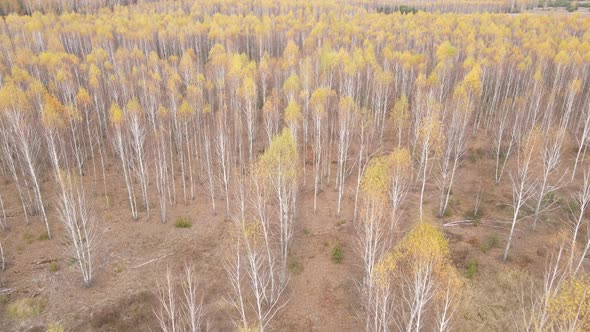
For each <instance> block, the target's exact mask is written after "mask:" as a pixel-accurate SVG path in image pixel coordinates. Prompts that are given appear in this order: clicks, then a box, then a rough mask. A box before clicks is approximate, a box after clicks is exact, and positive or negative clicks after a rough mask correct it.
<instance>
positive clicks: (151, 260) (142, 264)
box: [132, 252, 174, 269]
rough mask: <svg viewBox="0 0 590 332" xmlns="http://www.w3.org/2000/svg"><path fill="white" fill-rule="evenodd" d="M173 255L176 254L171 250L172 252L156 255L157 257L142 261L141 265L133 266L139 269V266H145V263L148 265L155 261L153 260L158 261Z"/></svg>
mask: <svg viewBox="0 0 590 332" xmlns="http://www.w3.org/2000/svg"><path fill="white" fill-rule="evenodd" d="M172 255H174V253H173V252H171V253H169V254H165V255H162V256H160V257H156V258H153V259H150V260H149V261H147V262H145V263H141V264H139V265H135V266H134V267H132V269H137V268H138V267H142V266H144V265H147V264H150V263H153V262H155V261H157V260H160V259H162V258H166V257H168V256H172Z"/></svg>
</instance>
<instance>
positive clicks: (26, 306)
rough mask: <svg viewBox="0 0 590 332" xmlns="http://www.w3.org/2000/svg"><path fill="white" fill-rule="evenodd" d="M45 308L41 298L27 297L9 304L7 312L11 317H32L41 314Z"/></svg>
mask: <svg viewBox="0 0 590 332" xmlns="http://www.w3.org/2000/svg"><path fill="white" fill-rule="evenodd" d="M44 308H45V303H43V301H42V300H41V299H39V298H31V297H27V298H24V299H20V300H16V301H15V302H13V303H11V304H9V305H8V307H7V309H6V312H7V314H8V317H9V318H11V319H30V318H35V317H37V316H39V315H40V314H41V312H42V311H43V309H44Z"/></svg>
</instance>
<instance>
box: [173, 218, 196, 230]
mask: <svg viewBox="0 0 590 332" xmlns="http://www.w3.org/2000/svg"><path fill="white" fill-rule="evenodd" d="M174 225H175V226H176V228H191V227H192V226H193V224H191V222H190V221H189V220H188V218H186V217H180V218H178V219H176V223H175V224H174Z"/></svg>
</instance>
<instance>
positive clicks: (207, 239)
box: [0, 137, 576, 331]
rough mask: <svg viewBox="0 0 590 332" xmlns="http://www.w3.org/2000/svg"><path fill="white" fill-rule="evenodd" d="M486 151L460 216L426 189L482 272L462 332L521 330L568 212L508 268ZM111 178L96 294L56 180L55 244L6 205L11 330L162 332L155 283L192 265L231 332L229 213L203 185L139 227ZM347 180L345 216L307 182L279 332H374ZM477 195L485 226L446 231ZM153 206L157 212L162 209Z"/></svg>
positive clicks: (471, 284) (479, 150) (95, 192)
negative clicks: (71, 256) (524, 284)
mask: <svg viewBox="0 0 590 332" xmlns="http://www.w3.org/2000/svg"><path fill="white" fill-rule="evenodd" d="M486 144H487V142H486V140H485V137H481V138H479V139H478V140H475V139H474V142H472V144H471V146H470V149H469V151H468V153H467V154H466V156H465V158H464V161H463V165H462V167H461V168H460V169H459V176H458V178H457V182H456V184H455V186H454V188H453V192H452V196H451V199H452V202H451V204H450V212H449V213H448V214H447V216H445V217H444V218H436V217H435V215H436V209H437V203H438V200H437V197H438V190H437V188H436V186H435V184H434V183H430V184H429V185H428V187H427V198H428V199H427V201H426V207H425V211H428V212H427V214H428V215H429V218H430V219H431V220H433V221H435V222H436V223H437V224H438V225H439V226H440V228H441V229H443V230H444V232H445V234H446V236H447V237H448V239H449V241H450V246H451V250H452V259H453V262H454V264H455V266H456V267H457V268H458V269H459V271H461V272H462V273H464V274H466V273H467V270H468V268H469V266H473V265H476V268H475V272H473V271H472V274H471V275H470V276H469V278H468V279H467V280H468V282H467V287H466V291H465V294H464V296H465V300H464V301H463V306H462V308H461V311H460V315H459V317H458V321H457V322H456V327H457V328H458V329H459V330H478V331H479V330H487V331H492V330H494V331H498V330H511V329H513V328H514V325H513V324H514V323H513V322H514V319H515V317H514V315H516V313H515V308H517V305H518V298H517V292H518V289H519V283H520V280H521V279H523V278H524V275H526V274H530V275H533V276H539V275H540V274H541V272H542V270H543V268H544V263H545V261H546V258H547V250H548V249H547V248H548V244H549V243H550V241H551V238H552V235H553V234H554V233H555V229H556V228H557V225H559V224H560V223H561V222H562V221H563V220H562V219H563V218H564V211H563V209H562V207H559V206H558V208H556V209H555V210H553V211H549V212H548V213H546V215H545V217H544V221H543V222H542V223H541V224H540V227H538V228H537V229H536V231H534V232H533V231H532V230H531V229H530V222H529V221H528V220H526V219H525V220H524V221H523V222H522V223H521V224H520V225H519V231H518V233H517V234H516V238H515V240H514V246H513V248H512V250H511V252H510V257H509V260H508V262H503V261H502V259H501V256H502V250H503V247H504V245H505V241H506V232H507V223H506V220H508V219H509V217H510V213H511V209H510V207H508V206H507V205H506V203H509V202H510V197H511V196H510V195H511V192H510V187H509V186H510V184H509V179H508V177H507V175H505V176H504V178H503V179H502V182H501V183H500V184H499V185H495V184H494V182H493V179H492V175H493V174H494V160H493V158H492V157H491V156H490V155H489V152H488V149H487V148H486ZM570 157H571V156H570ZM564 164H568V163H564ZM310 173H311V172H310ZM107 175H108V178H107V182H108V183H107V185H108V188H109V202H110V205H109V206H108V207H107V206H106V199H105V197H104V193H103V192H102V187H101V186H100V182H99V183H98V184H95V183H94V177H93V175H92V174H87V175H86V176H85V181H86V182H87V188H89V194H90V195H92V197H94V208H95V209H96V211H97V212H98V215H99V216H100V219H99V220H100V226H99V227H100V230H101V234H100V236H101V239H102V240H101V256H100V261H99V264H98V271H97V273H96V279H95V281H94V283H93V285H92V286H91V287H90V288H83V287H82V286H81V285H82V283H81V280H80V279H79V275H78V273H77V271H76V270H75V269H76V267H75V262H72V261H68V260H67V259H65V258H64V255H63V245H62V244H63V242H62V241H63V239H64V238H65V236H64V233H63V230H62V229H61V225H59V223H58V222H57V221H56V220H57V218H56V216H55V212H54V209H52V208H51V205H53V204H54V193H53V190H52V188H51V182H50V181H48V180H47V179H46V180H45V181H44V183H43V184H44V187H45V195H46V197H47V202H49V205H50V206H49V209H48V211H50V215H49V219H50V220H51V227H52V228H53V229H54V238H53V239H51V240H46V239H43V237H42V236H41V235H42V234H43V233H44V232H43V225H42V223H41V222H40V221H39V220H38V218H37V217H35V218H31V222H30V224H28V225H27V224H25V222H24V217H23V215H22V212H21V210H20V205H19V204H18V197H16V195H12V196H10V195H7V196H6V197H5V205H6V206H7V208H8V209H7V214H8V216H9V218H8V224H9V225H10V229H9V230H6V231H2V232H1V233H0V234H1V237H2V239H3V241H2V242H3V245H4V250H5V253H6V258H7V268H6V270H5V271H3V272H0V289H6V290H7V291H6V293H4V294H3V295H2V301H0V330H1V331H32V330H43V329H44V328H45V327H47V326H48V325H49V324H50V323H53V322H59V323H61V324H62V325H63V326H65V327H67V328H68V329H69V330H72V331H147V330H150V329H156V328H157V321H156V319H155V317H154V314H153V310H154V308H155V306H156V305H157V304H156V297H155V294H154V291H155V287H156V281H157V280H158V279H159V278H161V277H162V276H163V275H164V273H165V271H166V268H167V267H168V266H170V267H171V268H172V269H173V270H174V271H180V269H181V268H182V266H183V264H185V263H192V264H193V265H194V266H195V269H196V271H198V275H199V281H200V285H201V287H202V289H203V291H204V294H205V298H204V303H205V307H206V311H207V314H208V315H207V317H208V321H209V326H210V327H211V329H212V330H215V331H227V330H231V329H232V326H233V325H232V321H231V310H230V307H229V305H228V304H227V302H226V301H225V298H226V295H227V294H228V290H229V289H228V283H227V277H226V274H225V271H224V269H223V261H224V253H225V251H224V249H225V248H224V247H225V243H226V242H225V241H226V240H227V238H226V234H227V229H228V227H229V225H230V222H229V221H228V220H227V219H226V218H225V216H224V212H223V210H219V211H218V213H217V214H215V213H213V212H212V210H211V206H210V202H209V199H208V196H207V195H206V194H205V187H204V184H201V187H199V188H198V192H199V193H200V194H199V195H197V197H196V198H195V199H194V200H193V201H191V202H190V204H189V205H187V206H184V205H183V204H182V199H181V197H180V196H178V203H177V204H176V206H174V207H172V208H171V209H170V211H169V212H170V213H169V218H168V222H167V223H166V224H162V223H160V222H159V221H158V220H157V216H156V215H155V214H154V215H152V218H151V219H150V220H147V219H146V216H145V211H144V210H142V211H140V218H139V220H137V221H132V219H131V216H130V213H129V210H128V206H127V201H126V199H125V197H126V196H125V192H124V190H125V189H124V186H123V185H122V184H121V179H120V178H119V174H118V170H117V169H116V167H114V166H112V165H111V166H109V168H108V174H107ZM308 181H310V179H308ZM348 181H349V183H348V188H347V191H346V197H345V200H344V202H343V207H344V208H343V211H342V214H341V216H336V215H335V201H336V194H335V192H334V190H333V184H332V183H325V184H324V188H323V191H322V192H321V193H320V195H319V201H320V204H319V209H318V211H317V212H316V213H314V212H313V211H312V206H313V191H312V189H310V188H311V185H310V184H309V183H308V184H307V186H306V187H304V188H303V190H302V191H301V194H300V199H299V206H298V215H297V222H296V226H295V235H294V241H293V247H292V251H291V254H290V258H289V270H290V282H289V286H288V291H287V293H286V296H285V298H286V299H288V303H287V305H286V306H285V307H284V308H283V310H281V311H280V312H279V313H278V314H277V316H276V318H275V320H274V321H273V322H272V323H271V328H272V329H273V330H280V331H358V330H362V329H363V320H362V318H361V317H362V315H361V310H362V309H361V306H360V303H359V300H358V298H359V296H358V289H357V282H358V280H359V278H361V276H362V272H361V268H360V259H359V257H358V253H357V251H356V250H355V242H354V225H353V220H352V215H353V206H354V201H353V197H354V194H353V193H354V185H355V179H354V177H350V178H349V180H348ZM575 185H576V184H572V185H571V186H572V187H571V188H564V189H563V190H561V193H560V195H561V199H562V201H563V202H567V200H568V195H569V192H571V191H572V190H573V188H574V187H575ZM0 186H1V189H2V192H5V193H14V192H15V191H14V188H13V185H12V184H9V183H2V184H0ZM478 194H479V195H480V197H481V205H480V209H481V210H480V213H481V215H480V216H479V217H478V218H477V220H474V222H473V223H471V224H459V225H457V226H448V227H445V226H443V225H444V224H446V223H449V222H452V221H462V220H467V219H469V218H470V215H469V214H470V212H472V211H473V208H474V206H475V203H476V197H478ZM179 195H180V194H179ZM418 195H419V193H418V192H411V193H410V195H409V196H408V199H407V204H406V207H405V211H404V213H403V218H402V219H401V221H400V224H399V227H398V229H399V232H400V235H401V234H403V232H404V231H405V230H406V229H408V228H409V227H410V226H411V225H412V224H413V223H414V222H415V221H416V220H417V216H418V213H417V210H418V206H417V204H418ZM219 199H220V200H221V199H222V198H221V197H219ZM152 204H153V206H156V202H155V200H154V201H152ZM564 204H565V203H564ZM179 217H185V218H188V220H189V221H190V222H191V223H192V227H190V228H176V227H175V226H174V221H175V220H176V218H179ZM335 246H340V248H341V250H342V257H343V259H342V261H341V262H340V263H337V262H334V260H332V250H333V248H334V247H335ZM471 269H472V270H473V269H474V268H473V267H471ZM25 297H33V298H37V297H41V298H44V299H46V305H45V307H44V308H43V311H42V312H41V314H40V315H39V316H38V317H35V318H30V319H27V320H18V319H12V318H9V317H7V312H6V307H7V305H8V304H9V303H11V302H13V301H14V300H16V299H20V298H25Z"/></svg>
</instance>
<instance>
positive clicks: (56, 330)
mask: <svg viewBox="0 0 590 332" xmlns="http://www.w3.org/2000/svg"><path fill="white" fill-rule="evenodd" d="M65 330H66V329H65V328H64V326H63V325H61V324H59V323H51V324H49V327H48V328H47V332H65Z"/></svg>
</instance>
